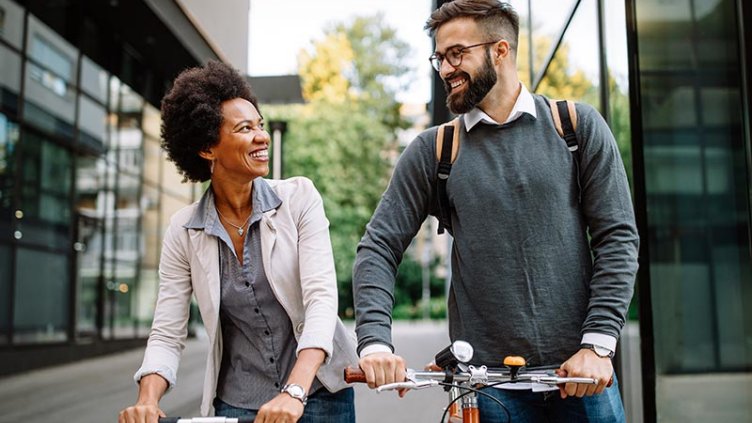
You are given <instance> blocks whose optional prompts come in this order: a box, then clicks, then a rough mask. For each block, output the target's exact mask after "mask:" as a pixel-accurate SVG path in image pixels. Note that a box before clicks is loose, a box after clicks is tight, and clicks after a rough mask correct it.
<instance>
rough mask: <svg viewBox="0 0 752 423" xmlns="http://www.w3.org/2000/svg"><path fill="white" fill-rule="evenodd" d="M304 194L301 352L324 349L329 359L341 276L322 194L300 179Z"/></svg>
mask: <svg viewBox="0 0 752 423" xmlns="http://www.w3.org/2000/svg"><path fill="white" fill-rule="evenodd" d="M299 181H300V184H301V191H302V194H304V195H296V196H295V199H294V200H292V201H296V202H297V203H298V206H299V208H297V213H295V215H296V219H297V223H296V226H297V229H298V266H299V269H300V285H301V291H302V296H303V308H304V313H305V324H304V326H303V333H302V334H301V336H300V338H299V339H298V350H297V351H298V352H300V350H302V349H305V348H320V349H322V350H324V351H325V352H326V355H327V358H326V360H327V362H328V361H329V359H330V358H331V355H332V349H333V346H332V344H333V338H334V329H335V325H336V322H337V304H338V303H337V301H338V293H337V275H336V271H335V267H334V254H333V252H332V243H331V240H330V237H329V220H328V219H327V218H326V215H325V213H324V204H323V201H322V199H321V195H320V194H319V192H318V191H317V190H316V188H315V187H314V185H313V182H311V181H310V180H309V179H307V178H299Z"/></svg>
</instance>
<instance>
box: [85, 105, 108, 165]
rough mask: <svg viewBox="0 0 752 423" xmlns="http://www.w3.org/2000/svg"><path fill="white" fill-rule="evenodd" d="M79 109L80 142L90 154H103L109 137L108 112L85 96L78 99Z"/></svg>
mask: <svg viewBox="0 0 752 423" xmlns="http://www.w3.org/2000/svg"><path fill="white" fill-rule="evenodd" d="M78 107H79V110H80V112H79V113H80V115H79V117H78V120H79V121H78V125H79V129H80V132H79V133H78V136H79V142H80V143H81V144H82V145H83V147H84V148H85V149H86V150H87V151H88V152H90V153H93V154H101V153H103V152H104V151H105V147H104V146H105V137H106V136H107V110H106V109H105V107H104V106H102V105H100V104H98V103H97V102H95V101H92V100H90V99H89V98H88V97H86V96H83V95H82V96H79V97H78Z"/></svg>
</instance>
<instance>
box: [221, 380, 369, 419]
mask: <svg viewBox="0 0 752 423" xmlns="http://www.w3.org/2000/svg"><path fill="white" fill-rule="evenodd" d="M257 412H258V410H247V409H244V408H237V407H233V406H231V405H230V404H227V403H225V402H223V401H222V400H220V399H219V398H215V399H214V414H215V415H217V416H224V417H253V418H256V413H257ZM298 422H299V423H328V422H332V423H353V422H355V392H354V391H353V389H352V388H347V389H343V390H341V391H338V392H335V393H331V392H329V391H327V390H326V388H321V389H319V390H318V391H316V392H314V393H313V394H312V395H311V396H309V397H308V404H306V406H305V411H303V417H301V418H300V420H298Z"/></svg>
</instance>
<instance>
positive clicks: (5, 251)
mask: <svg viewBox="0 0 752 423" xmlns="http://www.w3.org/2000/svg"><path fill="white" fill-rule="evenodd" d="M10 269H11V256H10V247H9V246H8V245H6V244H0V344H5V343H7V342H8V334H9V329H10V320H9V314H8V313H9V312H10V281H11V280H13V279H12V278H11V276H12V275H11V273H10Z"/></svg>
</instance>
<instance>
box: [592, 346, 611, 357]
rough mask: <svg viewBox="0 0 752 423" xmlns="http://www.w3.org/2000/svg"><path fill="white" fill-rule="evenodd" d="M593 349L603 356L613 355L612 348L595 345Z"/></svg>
mask: <svg viewBox="0 0 752 423" xmlns="http://www.w3.org/2000/svg"><path fill="white" fill-rule="evenodd" d="M593 351H595V353H596V354H598V355H599V356H601V357H611V350H609V349H608V348H603V347H599V346H597V345H594V346H593Z"/></svg>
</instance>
